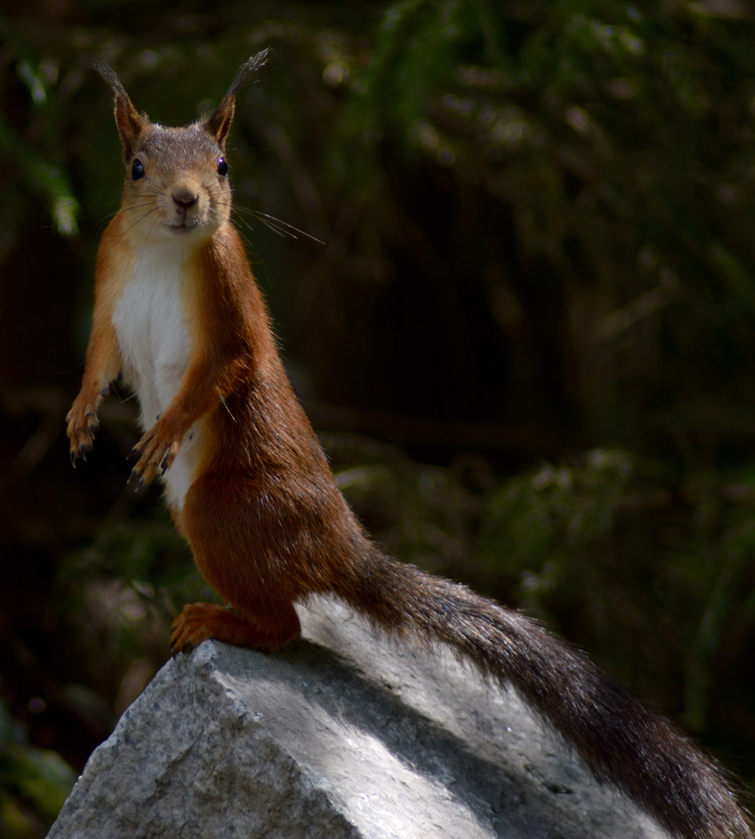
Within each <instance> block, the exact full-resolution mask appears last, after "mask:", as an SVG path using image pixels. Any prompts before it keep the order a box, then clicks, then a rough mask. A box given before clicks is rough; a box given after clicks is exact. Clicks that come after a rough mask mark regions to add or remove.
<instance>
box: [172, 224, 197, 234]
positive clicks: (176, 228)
mask: <svg viewBox="0 0 755 839" xmlns="http://www.w3.org/2000/svg"><path fill="white" fill-rule="evenodd" d="M198 226H199V222H197V221H190V222H186V221H182V222H179V223H178V224H168V225H167V228H168V230H170V231H172V232H173V233H178V234H181V233H189V232H190V231H192V230H195V229H196V228H197V227H198Z"/></svg>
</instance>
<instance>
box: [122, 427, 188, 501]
mask: <svg viewBox="0 0 755 839" xmlns="http://www.w3.org/2000/svg"><path fill="white" fill-rule="evenodd" d="M180 445H181V443H180V441H179V440H176V439H175V438H174V435H172V434H166V433H165V431H164V430H163V429H161V428H160V423H159V422H158V423H157V424H155V425H154V426H153V427H152V428H151V429H150V430H149V431H148V432H147V433H146V434H145V435H144V436H143V437H142V439H141V440H139V442H138V443H137V444H136V445H135V446H134V448H133V449H132V450H131V454H129V457H130V458H131V459H133V460H136V466H134V468H133V469H132V470H131V475H130V477H129V481H131V480H133V479H134V478H137V479H138V484H137V488H141V487H142V486H144V484H149V483H151V482H152V480H153V479H154V477H155V475H156V474H157V472H158V470H160V475H164V474H165V472H166V471H167V469H169V468H170V465H171V463H173V461H174V460H175V458H176V455H177V454H178V449H179V447H180Z"/></svg>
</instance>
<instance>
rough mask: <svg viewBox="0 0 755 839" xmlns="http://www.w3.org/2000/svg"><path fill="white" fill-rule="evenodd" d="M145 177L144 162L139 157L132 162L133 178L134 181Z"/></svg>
mask: <svg viewBox="0 0 755 839" xmlns="http://www.w3.org/2000/svg"><path fill="white" fill-rule="evenodd" d="M143 177H144V164H143V163H142V162H141V160H138V159H137V160H135V161H134V162H133V163H132V164H131V180H132V181H138V180H139V178H143Z"/></svg>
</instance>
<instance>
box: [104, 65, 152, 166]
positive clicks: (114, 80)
mask: <svg viewBox="0 0 755 839" xmlns="http://www.w3.org/2000/svg"><path fill="white" fill-rule="evenodd" d="M91 63H92V68H93V69H94V70H96V71H97V72H98V73H99V74H100V75H101V76H102V78H103V79H104V80H105V81H106V82H107V83H108V85H110V89H111V90H112V91H113V95H114V97H115V124H116V125H117V126H118V133H119V134H120V135H121V142H122V143H123V155H124V157H125V158H126V160H128V159H129V158H130V157H131V155H132V154H133V152H134V149H135V147H136V144H137V142H138V140H139V137H140V136H141V135H142V133H143V131H144V128H145V127H146V126H147V125H148V124H149V120H148V119H147V117H146V116H144V115H142V114H140V113H139V112H138V111H137V110H136V108H135V107H134V106H133V105H132V104H131V99H130V98H129V95H128V93H126V89H125V88H124V87H123V84H122V83H121V80H120V79H119V78H118V76H117V75H116V73H115V70H113V68H112V67H111V66H110V65H109V64H106V63H105V62H104V61H101V60H100V59H99V58H93V59H92V62H91Z"/></svg>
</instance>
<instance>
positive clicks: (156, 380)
mask: <svg viewBox="0 0 755 839" xmlns="http://www.w3.org/2000/svg"><path fill="white" fill-rule="evenodd" d="M189 256H190V252H189V250H188V248H187V247H186V245H185V244H184V243H182V242H176V243H172V242H159V243H155V244H154V245H150V246H146V247H142V248H140V249H139V251H138V252H137V254H136V256H135V258H134V260H133V262H132V271H131V277H130V278H129V279H128V280H127V282H126V285H125V288H124V291H123V294H122V295H121V297H120V299H119V300H118V303H117V304H116V307H115V311H114V313H113V326H114V327H115V333H116V336H117V339H118V348H119V350H120V355H121V359H122V362H123V368H122V373H123V378H124V379H125V381H126V383H127V384H128V385H129V386H130V387H131V388H132V389H133V390H134V391H135V393H136V395H137V397H138V399H139V406H140V414H139V422H140V425H141V427H142V430H143V431H147V430H148V429H150V428H151V427H152V426H153V425H154V424H155V422H156V421H157V418H158V416H159V415H160V414H162V413H163V412H164V411H165V409H166V408H167V407H168V405H169V404H170V402H171V400H172V399H173V397H174V396H175V395H176V392H177V391H178V388H179V385H180V383H181V379H182V378H183V376H184V373H185V372H186V368H187V366H188V362H189V356H190V354H191V349H192V347H191V330H190V323H189V314H188V312H187V311H186V307H185V303H184V299H185V293H184V291H185V284H186V282H187V276H186V266H187V263H188V258H189ZM200 433H201V429H200V428H199V425H198V424H195V425H194V426H193V427H192V428H191V429H190V430H189V431H188V432H187V434H186V435H185V436H184V439H183V440H182V442H181V448H180V450H179V452H178V456H177V457H176V459H175V460H174V462H173V464H172V466H171V467H170V469H169V470H168V471H167V472H166V474H165V477H164V479H163V480H164V482H165V486H166V495H167V497H168V501H169V503H170V505H171V506H173V507H176V508H178V509H180V508H181V506H182V504H183V500H184V497H185V496H186V492H187V491H188V489H189V487H190V486H191V483H192V481H193V479H194V471H195V466H196V460H197V443H198V438H199V436H200Z"/></svg>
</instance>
